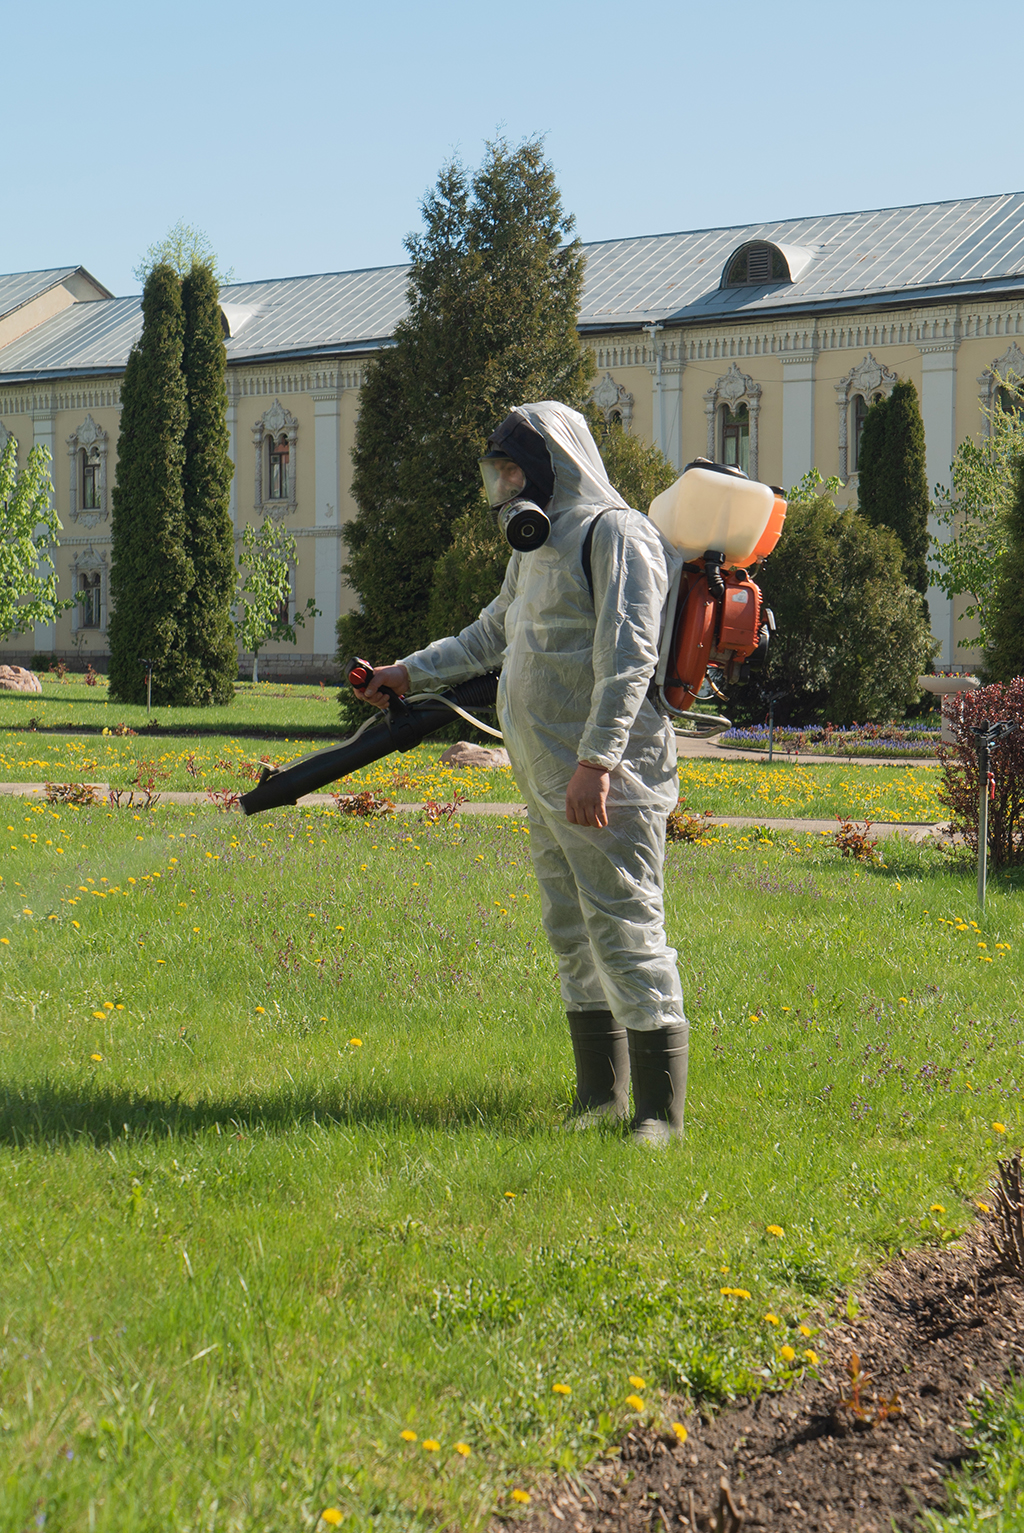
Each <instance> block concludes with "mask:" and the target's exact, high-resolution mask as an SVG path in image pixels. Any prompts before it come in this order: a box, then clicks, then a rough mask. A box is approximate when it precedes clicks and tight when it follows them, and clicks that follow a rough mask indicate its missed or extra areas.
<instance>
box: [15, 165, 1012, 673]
mask: <svg viewBox="0 0 1024 1533" xmlns="http://www.w3.org/2000/svg"><path fill="white" fill-rule="evenodd" d="M586 251H587V280H586V288H585V293H584V299H583V304H582V307H581V312H580V318H579V328H580V333H581V335H582V337H583V338H584V340H585V342H586V344H587V345H588V346H590V347H591V348H592V350H593V352H594V357H595V362H596V368H597V371H596V374H595V387H594V397H595V400H596V402H597V404H598V406H599V408H600V409H602V410H603V411H604V412H605V414H606V415H607V416H609V417H610V416H612V415H618V416H619V417H620V418H621V419H622V421H623V423H624V424H625V425H626V426H627V427H628V428H629V429H631V430H633V431H634V432H637V433H638V434H639V435H641V436H642V437H644V438H646V439H647V440H649V441H654V442H656V443H657V444H658V445H659V446H660V447H661V448H662V450H663V451H664V452H665V453H666V454H667V455H668V457H669V458H670V459H671V460H672V462H674V463H675V464H676V465H677V466H678V467H680V468H681V467H682V466H683V464H684V463H686V462H687V461H689V460H690V459H691V458H694V457H696V456H698V455H706V456H710V457H714V458H716V459H718V460H720V461H724V462H738V463H740V464H741V465H742V466H743V467H744V468H745V469H747V471H748V472H749V473H750V474H751V475H752V476H753V477H755V478H759V479H762V480H764V481H766V482H768V483H774V484H781V485H785V486H787V487H788V486H790V485H793V484H795V483H796V482H797V481H798V480H799V479H800V478H801V476H802V475H803V474H804V473H805V472H806V471H807V470H808V469H809V468H811V467H816V468H818V469H819V470H820V472H821V473H822V474H823V475H825V476H828V475H831V474H836V475H838V476H839V478H840V479H841V480H842V481H843V483H844V485H845V489H844V491H843V493H842V496H841V503H843V504H855V503H856V482H857V450H858V444H859V439H860V429H861V425H862V423H863V418H864V415H865V414H866V412H867V409H868V406H869V405H870V404H871V402H872V400H873V399H875V398H876V397H877V396H879V395H884V394H887V393H888V392H889V391H890V390H891V388H892V386H893V384H894V383H895V382H896V380H897V379H898V378H909V379H911V380H912V381H913V383H914V384H915V386H916V388H917V391H918V395H919V397H920V400H921V411H922V415H923V418H924V425H925V437H926V450H927V470H928V479H929V484H930V485H935V484H946V483H948V481H949V466H950V462H951V460H952V457H953V453H954V451H955V448H956V446H957V444H958V443H959V442H961V441H962V440H964V439H966V438H975V439H977V438H979V437H981V436H982V435H983V433H984V431H985V429H986V428H985V422H984V418H983V416H982V413H981V410H980V408H979V407H980V406H981V405H990V404H991V403H992V402H993V400H994V397H995V391H996V389H997V388H998V386H999V378H1000V377H1003V376H1006V374H1008V373H1015V374H1018V375H1024V353H1022V351H1021V349H1020V346H1021V343H1020V342H1019V341H1018V339H1017V338H1018V337H1020V336H1021V335H1022V332H1024V194H1020V193H1013V194H1008V195H1001V196H994V197H978V198H968V199H964V200H961V201H956V202H946V203H932V204H925V205H922V206H918V207H907V208H895V209H887V210H882V211H874V212H865V213H847V214H838V215H828V216H822V217H816V218H806V219H791V220H787V221H784V222H780V223H774V224H758V225H752V226H749V227H742V228H733V229H708V230H699V231H696V232H691V233H682V234H666V235H655V236H650V237H643V238H635V239H624V240H613V241H607V242H604V243H601V244H594V245H589V246H587V247H586ZM407 276H408V273H407V269H406V268H405V267H400V266H396V267H385V268H381V269H377V270H368V271H359V272H343V273H337V274H329V275H325V276H313V277H295V278H287V279H283V280H280V281H270V282H253V283H243V284H237V285H235V286H232V287H229V288H226V289H225V290H224V293H223V303H222V309H223V313H224V324H225V334H226V342H225V344H226V347H227V354H228V370H227V372H228V398H229V409H228V426H229V432H230V439H231V455H232V459H233V461H234V464H235V477H234V482H233V486H232V501H231V509H232V518H233V520H234V523H235V527H236V534H237V537H238V538H239V539H240V538H241V534H242V529H243V527H244V525H245V523H246V522H249V521H252V522H259V521H260V520H261V519H262V518H263V517H266V516H273V517H275V518H278V519H280V520H281V521H282V522H284V523H285V524H286V525H287V526H288V528H289V529H290V530H291V531H292V532H293V534H294V535H295V537H296V540H297V544H298V549H299V557H298V561H297V568H296V570H295V575H294V600H295V602H297V604H298V605H299V606H300V607H301V606H303V605H304V604H305V602H306V600H307V598H308V597H313V598H314V600H315V602H316V605H317V606H318V607H319V608H320V610H321V614H322V615H321V616H320V617H318V618H316V619H315V621H314V622H313V623H312V624H311V625H309V626H308V627H307V628H306V629H304V630H301V629H300V630H299V640H298V644H297V645H296V646H295V647H294V648H293V647H291V646H287V647H284V648H283V649H282V650H281V651H280V652H279V653H275V652H273V651H264V652H262V655H261V670H263V671H264V673H265V674H268V675H276V676H280V677H293V678H298V677H300V676H304V677H323V678H327V677H330V676H331V675H332V671H333V655H334V627H335V622H336V620H337V617H338V616H339V614H340V613H341V612H342V611H344V610H347V609H348V607H350V606H351V604H352V600H353V597H352V593H351V592H350V591H349V590H348V589H347V588H346V587H345V584H344V581H343V577H342V574H341V570H342V566H343V564H344V562H345V552H344V528H345V524H346V522H347V521H348V520H349V519H350V518H351V517H352V515H353V514H354V512H355V506H354V504H353V502H352V499H351V494H350V480H351V460H350V449H351V447H352V443H353V440H354V433H355V424H356V417H357V412H358V403H359V390H360V387H361V384H362V369H363V367H364V366H365V364H366V362H367V360H368V359H369V358H370V357H371V356H372V355H373V353H374V352H375V351H376V350H378V349H379V348H380V347H381V346H383V345H386V344H388V340H389V337H390V336H391V334H392V333H393V330H394V326H395V324H396V323H397V321H398V319H399V318H400V317H401V315H402V313H403V312H404V309H405V288H406V282H407ZM140 324H141V316H140V311H139V299H138V298H137V297H133V298H113V297H112V296H111V295H110V294H109V293H108V292H107V290H106V289H105V288H103V287H102V286H101V285H100V284H99V283H98V282H96V280H95V279H94V278H93V277H91V276H90V275H89V273H88V272H86V271H84V270H83V269H82V268H66V269H63V270H59V271H48V272H33V273H24V274H20V275H16V276H9V277H0V443H2V442H3V441H5V440H6V436H7V434H11V435H13V436H14V437H16V439H17V442H18V452H19V457H20V459H21V460H22V461H23V460H24V457H25V456H26V455H27V453H28V451H29V450H30V448H31V446H32V444H33V443H34V442H44V443H45V444H46V445H47V447H49V449H50V452H51V454H52V456H53V460H54V462H53V478H54V487H55V494H56V499H57V509H58V513H59V515H60V518H61V521H62V522H63V524H64V532H63V534H62V536H61V545H60V549H59V550H58V552H57V556H56V562H57V565H58V571H59V574H60V577H61V592H62V594H70V593H71V592H75V593H79V594H80V595H81V597H82V600H81V601H80V602H79V603H78V604H77V606H76V608H75V610H73V611H72V612H71V613H68V614H65V615H64V616H63V617H62V618H61V619H60V621H59V622H58V623H57V624H56V625H53V626H50V627H40V628H38V629H37V630H36V631H35V633H34V635H23V636H21V637H20V638H14V639H11V640H8V641H7V642H6V643H5V644H3V645H0V659H2V660H4V661H8V662H9V661H15V662H19V661H20V663H23V664H24V663H31V660H32V658H33V655H38V654H40V653H42V654H54V653H56V654H61V655H65V656H72V655H75V654H77V655H78V656H79V657H80V658H81V660H82V661H83V662H84V661H85V660H86V659H92V660H93V661H94V662H96V663H97V664H98V665H100V666H102V664H103V662H104V659H105V656H106V652H107V651H106V625H107V618H108V614H109V601H108V573H109V561H110V489H111V486H112V484H113V483H114V479H115V476H116V470H117V462H116V458H117V436H118V411H119V387H120V378H121V376H122V374H123V371H124V365H125V362H126V360H127V356H128V352H129V351H130V349H131V346H132V344H133V342H134V340H135V339H136V337H137V335H138V332H139V328H140ZM931 607H932V619H933V628H934V632H935V635H936V638H937V639H938V640H939V642H940V645H941V650H940V654H939V658H938V662H937V663H938V664H939V665H946V666H949V665H958V664H964V663H965V662H968V661H970V660H972V659H974V658H976V657H974V656H972V655H971V654H970V652H967V653H965V651H964V650H962V649H958V648H957V640H958V639H959V638H961V637H962V636H963V633H964V630H963V628H962V626H959V625H958V624H957V622H956V612H955V611H954V606H953V604H952V603H950V602H949V601H948V600H947V599H946V598H945V597H943V596H941V594H940V593H938V592H933V593H932V597H931ZM242 658H243V664H244V657H242ZM384 658H390V657H384Z"/></svg>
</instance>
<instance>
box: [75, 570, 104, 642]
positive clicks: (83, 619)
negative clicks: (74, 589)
mask: <svg viewBox="0 0 1024 1533" xmlns="http://www.w3.org/2000/svg"><path fill="white" fill-rule="evenodd" d="M100 597H101V591H100V572H99V570H83V571H82V572H81V573H80V575H79V577H78V626H79V628H98V627H99V626H100Z"/></svg>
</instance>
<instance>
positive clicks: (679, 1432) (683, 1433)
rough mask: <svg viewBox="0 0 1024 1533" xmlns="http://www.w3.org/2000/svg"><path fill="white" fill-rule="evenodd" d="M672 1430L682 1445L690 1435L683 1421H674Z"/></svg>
mask: <svg viewBox="0 0 1024 1533" xmlns="http://www.w3.org/2000/svg"><path fill="white" fill-rule="evenodd" d="M672 1430H673V1432H674V1433H675V1434H676V1436H677V1437H678V1439H679V1441H680V1442H681V1443H684V1442H685V1441H686V1439H687V1438H688V1437H689V1435H690V1434H689V1432H688V1431H687V1430H686V1428H685V1427H684V1426H683V1423H682V1422H681V1421H673V1423H672Z"/></svg>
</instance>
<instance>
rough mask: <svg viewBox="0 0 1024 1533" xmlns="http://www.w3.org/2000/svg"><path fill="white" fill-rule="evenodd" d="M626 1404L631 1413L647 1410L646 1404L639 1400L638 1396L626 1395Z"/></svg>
mask: <svg viewBox="0 0 1024 1533" xmlns="http://www.w3.org/2000/svg"><path fill="white" fill-rule="evenodd" d="M626 1404H627V1405H628V1406H629V1408H630V1410H633V1411H645V1410H646V1409H647V1406H646V1404H645V1403H644V1401H643V1400H641V1398H640V1396H639V1395H627V1396H626Z"/></svg>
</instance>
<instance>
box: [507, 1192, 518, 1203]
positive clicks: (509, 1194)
mask: <svg viewBox="0 0 1024 1533" xmlns="http://www.w3.org/2000/svg"><path fill="white" fill-rule="evenodd" d="M515 1196H516V1195H515V1193H514V1192H506V1193H505V1197H506V1198H508V1200H509V1202H510V1203H514V1202H515Z"/></svg>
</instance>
